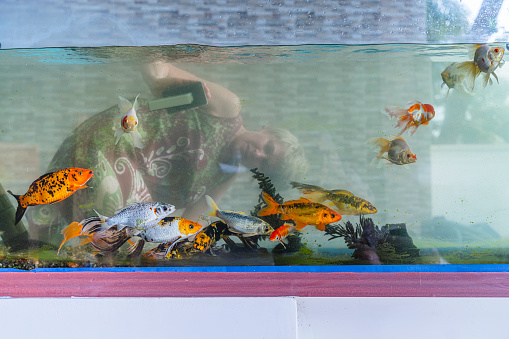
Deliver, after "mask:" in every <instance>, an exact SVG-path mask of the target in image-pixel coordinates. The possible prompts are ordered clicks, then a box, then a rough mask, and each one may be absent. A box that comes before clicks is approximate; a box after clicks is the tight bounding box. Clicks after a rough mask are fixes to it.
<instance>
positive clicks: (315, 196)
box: [290, 181, 328, 203]
mask: <svg viewBox="0 0 509 339" xmlns="http://www.w3.org/2000/svg"><path fill="white" fill-rule="evenodd" d="M290 185H292V187H293V188H297V189H298V190H299V192H300V193H302V194H304V195H305V196H306V197H307V198H308V199H309V200H311V201H313V202H317V203H321V202H322V201H325V200H326V196H327V193H328V192H327V190H325V189H323V188H321V187H319V186H314V185H307V184H300V183H298V182H295V181H292V182H290Z"/></svg>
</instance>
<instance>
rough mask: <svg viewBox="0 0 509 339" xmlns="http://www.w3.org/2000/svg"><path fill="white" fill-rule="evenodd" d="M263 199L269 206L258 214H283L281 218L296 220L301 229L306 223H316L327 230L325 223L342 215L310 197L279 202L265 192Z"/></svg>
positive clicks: (339, 218) (297, 227)
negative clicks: (312, 200)
mask: <svg viewBox="0 0 509 339" xmlns="http://www.w3.org/2000/svg"><path fill="white" fill-rule="evenodd" d="M263 200H265V202H266V203H267V207H265V208H262V209H261V210H260V211H259V212H258V216H265V215H271V214H281V215H282V216H281V220H293V221H295V223H296V224H297V225H296V229H297V230H298V231H299V230H301V229H302V228H304V227H305V226H306V225H315V227H316V228H317V229H318V230H320V231H325V225H327V224H331V223H333V222H336V221H340V220H341V215H340V214H339V213H337V212H336V211H334V210H332V209H330V208H328V207H327V206H325V205H322V204H319V203H316V202H311V201H309V200H308V199H305V198H300V199H299V200H290V201H286V202H284V203H283V204H281V205H280V204H278V203H277V202H276V201H275V200H274V199H272V197H271V196H270V195H268V194H267V193H265V192H263Z"/></svg>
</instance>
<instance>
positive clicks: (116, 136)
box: [115, 128, 124, 145]
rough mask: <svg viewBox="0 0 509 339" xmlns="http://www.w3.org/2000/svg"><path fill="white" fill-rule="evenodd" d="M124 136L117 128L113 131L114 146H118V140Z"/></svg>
mask: <svg viewBox="0 0 509 339" xmlns="http://www.w3.org/2000/svg"><path fill="white" fill-rule="evenodd" d="M122 135H124V130H123V129H122V128H119V129H117V130H116V131H115V145H116V144H118V141H119V140H120V138H121V137H122Z"/></svg>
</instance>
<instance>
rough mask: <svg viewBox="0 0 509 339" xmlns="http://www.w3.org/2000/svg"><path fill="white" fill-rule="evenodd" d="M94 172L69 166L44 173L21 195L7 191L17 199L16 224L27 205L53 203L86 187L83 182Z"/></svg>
mask: <svg viewBox="0 0 509 339" xmlns="http://www.w3.org/2000/svg"><path fill="white" fill-rule="evenodd" d="M93 175H94V173H93V172H92V171H91V170H88V169H82V168H76V167H70V168H66V169H63V170H60V171H56V172H51V173H46V174H44V175H43V176H41V177H40V178H39V179H37V180H35V181H34V182H33V183H32V184H31V185H30V188H29V189H28V191H27V192H26V193H25V194H23V195H16V194H13V193H12V192H11V191H7V192H8V193H9V194H11V195H12V196H13V197H14V198H16V200H17V201H18V209H17V210H16V221H15V224H17V223H18V222H19V221H20V220H21V218H23V215H24V214H25V211H26V209H27V207H28V206H34V205H45V204H53V203H55V202H59V201H62V200H64V199H65V198H67V197H69V196H71V195H72V194H73V193H74V192H76V191H77V190H80V189H83V188H87V187H88V186H87V185H85V183H86V182H87V181H88V180H89V179H90V178H92V176H93Z"/></svg>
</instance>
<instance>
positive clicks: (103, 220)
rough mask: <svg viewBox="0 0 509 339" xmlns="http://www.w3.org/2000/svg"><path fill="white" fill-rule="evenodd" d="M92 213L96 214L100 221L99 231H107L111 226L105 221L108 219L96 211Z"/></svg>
mask: <svg viewBox="0 0 509 339" xmlns="http://www.w3.org/2000/svg"><path fill="white" fill-rule="evenodd" d="M94 212H95V213H96V214H97V216H98V217H99V219H101V230H103V231H105V230H107V229H109V228H110V227H111V226H110V225H109V224H108V222H107V220H108V218H107V217H105V216H104V215H101V214H100V213H99V212H97V211H96V210H94Z"/></svg>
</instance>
